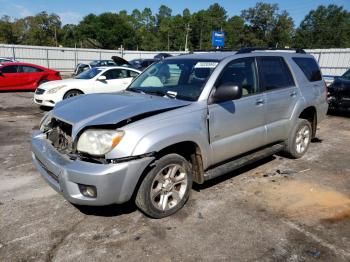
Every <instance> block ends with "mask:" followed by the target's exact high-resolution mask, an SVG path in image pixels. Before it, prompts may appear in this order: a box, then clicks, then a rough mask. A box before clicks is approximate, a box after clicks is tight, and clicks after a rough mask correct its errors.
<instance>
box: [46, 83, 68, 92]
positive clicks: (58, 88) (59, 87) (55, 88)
mask: <svg viewBox="0 0 350 262" xmlns="http://www.w3.org/2000/svg"><path fill="white" fill-rule="evenodd" d="M64 87H66V85H61V86H56V87H54V88H52V89H50V90H49V91H47V93H48V94H54V93H57V91H59V90H61V89H62V88H64Z"/></svg>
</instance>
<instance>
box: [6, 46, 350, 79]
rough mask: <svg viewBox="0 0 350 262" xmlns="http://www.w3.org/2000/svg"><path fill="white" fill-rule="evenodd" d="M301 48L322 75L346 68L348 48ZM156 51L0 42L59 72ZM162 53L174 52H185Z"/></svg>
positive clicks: (8, 52) (9, 50)
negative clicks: (310, 56)
mask: <svg viewBox="0 0 350 262" xmlns="http://www.w3.org/2000/svg"><path fill="white" fill-rule="evenodd" d="M305 51H307V52H309V53H310V54H312V55H314V56H315V58H316V59H317V61H318V62H319V64H320V66H321V69H322V73H323V75H325V76H338V75H341V74H342V73H344V72H345V70H346V69H348V68H350V48H345V49H308V50H305ZM160 52H166V51H157V52H151V51H129V50H123V51H121V50H105V49H83V48H61V47H45V46H25V45H5V44H0V57H12V58H13V57H14V58H15V59H17V60H19V61H23V62H29V63H34V64H38V65H42V66H45V67H49V68H52V69H56V70H59V71H61V72H73V70H74V68H75V66H76V65H77V64H78V63H89V62H91V61H92V60H96V59H111V57H112V56H113V55H118V56H121V57H124V58H125V59H126V60H131V59H135V58H153V57H154V55H156V54H158V53H160ZM166 53H170V54H173V55H178V54H183V53H185V52H166Z"/></svg>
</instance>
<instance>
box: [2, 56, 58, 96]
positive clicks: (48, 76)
mask: <svg viewBox="0 0 350 262" xmlns="http://www.w3.org/2000/svg"><path fill="white" fill-rule="evenodd" d="M61 79H62V78H61V75H60V73H59V72H58V71H55V70H51V69H48V68H45V67H41V66H38V65H33V64H29V63H21V62H9V63H1V64H0V90H1V91H2V90H6V91H9V90H35V89H36V88H37V87H38V86H39V85H40V84H42V83H44V82H47V81H52V80H61Z"/></svg>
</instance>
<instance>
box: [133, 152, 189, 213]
mask: <svg viewBox="0 0 350 262" xmlns="http://www.w3.org/2000/svg"><path fill="white" fill-rule="evenodd" d="M191 188H192V174H191V168H190V165H189V163H188V162H187V161H186V159H184V158H183V157H182V156H180V155H177V154H169V155H166V156H164V157H162V158H160V159H159V160H157V161H156V163H155V165H154V167H153V168H152V169H151V170H150V171H149V172H148V173H147V175H146V177H145V178H144V179H143V181H142V183H141V185H140V188H139V190H138V192H137V195H136V199H135V202H136V205H137V206H138V207H139V208H140V209H141V210H142V211H143V212H144V213H145V214H146V215H148V216H150V217H153V218H163V217H166V216H170V215H172V214H174V213H176V212H177V211H178V210H179V209H181V208H182V207H183V206H184V204H185V203H186V201H187V199H188V197H189V195H190V191H191Z"/></svg>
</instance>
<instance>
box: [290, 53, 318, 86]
mask: <svg viewBox="0 0 350 262" xmlns="http://www.w3.org/2000/svg"><path fill="white" fill-rule="evenodd" d="M293 60H294V62H295V63H296V64H297V65H298V66H299V68H300V69H301V71H303V73H304V75H305V76H306V78H307V79H308V80H309V81H310V82H315V81H321V80H322V75H321V71H320V68H319V67H318V65H317V63H316V61H315V59H313V58H305V57H293Z"/></svg>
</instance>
